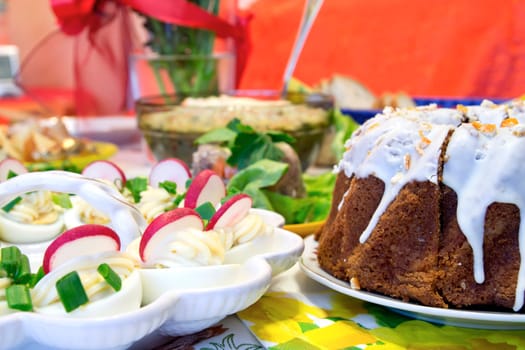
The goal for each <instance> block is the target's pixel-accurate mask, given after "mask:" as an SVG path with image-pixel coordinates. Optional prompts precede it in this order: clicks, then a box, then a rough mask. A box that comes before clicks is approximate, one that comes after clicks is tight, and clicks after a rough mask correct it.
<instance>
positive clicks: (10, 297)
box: [5, 284, 33, 311]
mask: <svg viewBox="0 0 525 350" xmlns="http://www.w3.org/2000/svg"><path fill="white" fill-rule="evenodd" d="M5 297H6V300H7V306H8V307H9V308H11V309H16V310H21V311H31V310H33V302H32V301H31V294H30V293H29V288H28V287H27V286H26V285H24V284H13V285H11V286H9V287H7V288H6V290H5Z"/></svg>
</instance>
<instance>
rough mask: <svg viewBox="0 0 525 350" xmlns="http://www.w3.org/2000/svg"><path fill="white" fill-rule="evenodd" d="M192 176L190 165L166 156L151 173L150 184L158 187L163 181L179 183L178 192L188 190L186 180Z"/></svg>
mask: <svg viewBox="0 0 525 350" xmlns="http://www.w3.org/2000/svg"><path fill="white" fill-rule="evenodd" d="M189 178H191V171H190V168H189V167H188V165H187V164H186V163H185V162H184V161H182V160H180V159H177V158H166V159H164V160H161V161H160V162H158V163H157V164H155V165H154V166H153V167H152V168H151V171H150V173H149V184H150V185H151V186H153V187H158V186H159V183H161V182H163V181H171V182H174V183H176V184H177V193H178V194H182V193H184V192H185V191H186V182H187V181H188V179H189Z"/></svg>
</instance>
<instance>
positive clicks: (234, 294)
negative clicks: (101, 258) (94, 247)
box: [0, 213, 304, 349]
mask: <svg viewBox="0 0 525 350" xmlns="http://www.w3.org/2000/svg"><path fill="white" fill-rule="evenodd" d="M263 216H264V213H263ZM280 241H282V242H285V243H286V245H285V246H284V245H279V244H278V243H279V242H280ZM282 242H281V243H282ZM270 243H271V244H270V246H271V247H272V248H275V249H273V250H272V251H265V252H257V250H255V251H254V252H253V254H252V255H253V257H251V258H249V259H248V260H246V261H245V262H244V263H242V264H240V265H241V266H240V268H241V269H246V270H247V272H246V275H248V276H250V278H249V279H248V280H241V281H237V282H236V283H232V284H231V285H226V286H221V287H219V288H217V287H215V288H213V287H211V288H195V289H191V288H190V289H186V290H183V291H176V290H173V291H169V292H166V293H165V294H163V295H161V296H160V297H159V298H158V299H157V300H155V301H154V302H152V303H150V304H149V305H146V306H143V307H141V308H140V309H139V310H136V311H133V312H129V313H126V314H121V315H116V316H114V317H107V318H92V319H70V318H61V317H54V316H49V315H42V314H36V313H23V312H17V313H13V314H9V315H5V316H1V317H0V339H2V341H1V342H0V349H11V348H14V347H19V346H23V345H24V343H25V342H36V343H39V344H44V345H45V346H51V347H54V348H64V349H121V348H122V349H124V348H127V347H129V346H130V345H132V344H133V343H134V342H135V341H138V340H140V339H141V338H143V337H144V336H146V335H148V334H150V333H152V332H153V331H155V330H157V329H159V328H162V329H165V333H169V334H170V335H174V336H176V335H183V334H187V333H193V332H197V331H199V330H202V329H205V328H206V327H209V326H211V325H213V324H214V323H216V322H218V321H220V320H221V319H223V318H225V317H226V316H228V315H230V314H233V313H235V312H238V311H240V310H243V309H245V308H246V307H248V306H250V305H251V304H253V303H254V302H256V301H257V300H258V299H259V298H260V297H261V296H262V295H263V294H264V292H266V290H267V289H268V287H269V285H270V283H271V279H272V275H275V274H276V273H280V272H282V271H285V270H287V269H289V268H290V267H292V266H293V265H294V264H295V263H296V262H297V260H298V259H299V257H300V256H301V254H302V252H303V249H304V243H303V240H302V238H301V237H299V236H298V235H296V234H295V233H293V232H290V231H286V230H284V229H281V228H276V229H275V232H274V234H273V236H272V239H271V242H270ZM254 247H257V245H254ZM206 268H207V267H202V270H205V269H206ZM217 297H218V298H219V299H217ZM226 299H227V300H229V301H230V302H229V303H227V304H228V305H227V306H226V309H223V310H222V311H223V314H221V315H215V317H212V318H209V317H208V316H209V315H208V313H206V314H204V313H201V314H198V313H195V314H194V315H193V319H192V320H189V319H186V320H177V318H176V317H174V315H177V313H178V312H179V311H180V308H183V307H186V308H187V307H188V305H184V302H183V301H182V300H184V301H187V302H188V303H189V301H191V305H190V306H191V307H194V306H195V305H197V306H198V305H201V306H202V307H201V308H200V309H202V310H206V304H207V303H210V302H213V303H214V304H215V303H220V302H221V300H223V301H224V300H226ZM231 300H236V302H233V303H232V302H231ZM112 330H114V332H112Z"/></svg>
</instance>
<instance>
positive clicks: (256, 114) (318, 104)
mask: <svg viewBox="0 0 525 350" xmlns="http://www.w3.org/2000/svg"><path fill="white" fill-rule="evenodd" d="M332 108H333V100H332V98H331V97H330V96H327V95H322V94H306V93H299V92H297V93H288V94H286V95H285V96H282V95H281V93H280V92H278V91H274V90H244V91H233V92H231V93H228V94H222V95H203V96H191V97H190V96H182V95H160V96H148V97H142V98H140V99H139V100H137V101H136V104H135V110H136V114H137V118H138V127H139V129H140V131H141V133H142V136H143V138H144V140H145V142H146V144H147V146H148V148H149V150H150V151H151V153H152V155H153V156H154V157H155V158H156V159H157V160H161V159H164V158H168V157H177V158H180V159H182V160H184V161H186V162H187V163H188V164H191V162H192V155H193V153H194V152H195V151H196V150H197V145H196V144H195V140H196V139H197V138H198V137H200V136H202V135H203V134H205V133H208V132H210V131H212V130H215V129H219V128H224V127H225V126H226V125H227V124H228V123H229V122H230V121H231V120H233V119H239V120H240V121H241V122H242V123H243V124H246V125H249V126H250V127H252V128H254V129H255V130H257V131H260V132H271V131H277V132H284V133H286V134H288V135H290V136H292V137H293V138H294V139H295V141H294V142H292V144H291V145H292V147H293V148H294V149H295V151H296V152H297V154H298V156H299V158H300V161H301V166H302V168H303V170H306V169H307V168H308V167H309V166H310V165H312V164H313V162H314V161H315V160H316V157H317V155H318V152H319V149H320V147H321V144H322V142H323V138H324V135H325V132H326V130H327V128H328V127H329V126H330V124H331V112H330V111H331V109H332Z"/></svg>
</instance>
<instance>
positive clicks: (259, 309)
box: [238, 289, 525, 350]
mask: <svg viewBox="0 0 525 350" xmlns="http://www.w3.org/2000/svg"><path fill="white" fill-rule="evenodd" d="M238 316H239V318H240V319H241V320H242V321H243V322H244V323H245V325H246V326H247V327H249V329H250V330H251V331H252V332H253V334H254V335H255V336H256V337H257V338H258V339H259V341H261V342H262V344H263V345H264V346H265V347H266V348H268V349H271V350H296V349H297V350H314V349H315V350H317V349H330V350H332V349H334V350H335V349H344V350H354V349H367V350H400V349H412V350H423V349H440V350H463V349H468V350H470V349H472V350H478V349H481V350H483V349H502V350H511V349H525V331H507V330H503V331H502V330H483V329H473V328H461V327H454V326H447V325H435V324H432V323H429V322H426V321H420V320H415V319H411V318H408V317H405V316H402V315H399V314H397V313H395V312H392V311H390V310H389V309H387V308H385V307H382V306H379V305H374V304H370V303H367V302H364V301H360V300H358V299H354V298H352V297H350V296H347V295H344V294H340V293H338V292H335V291H332V290H329V289H326V290H325V291H324V292H319V293H309V294H305V293H288V292H284V291H269V292H268V293H266V294H265V295H264V296H263V297H262V298H261V299H260V300H259V301H258V302H257V303H255V304H254V305H252V306H251V307H250V308H248V309H246V310H244V311H241V312H239V313H238Z"/></svg>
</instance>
